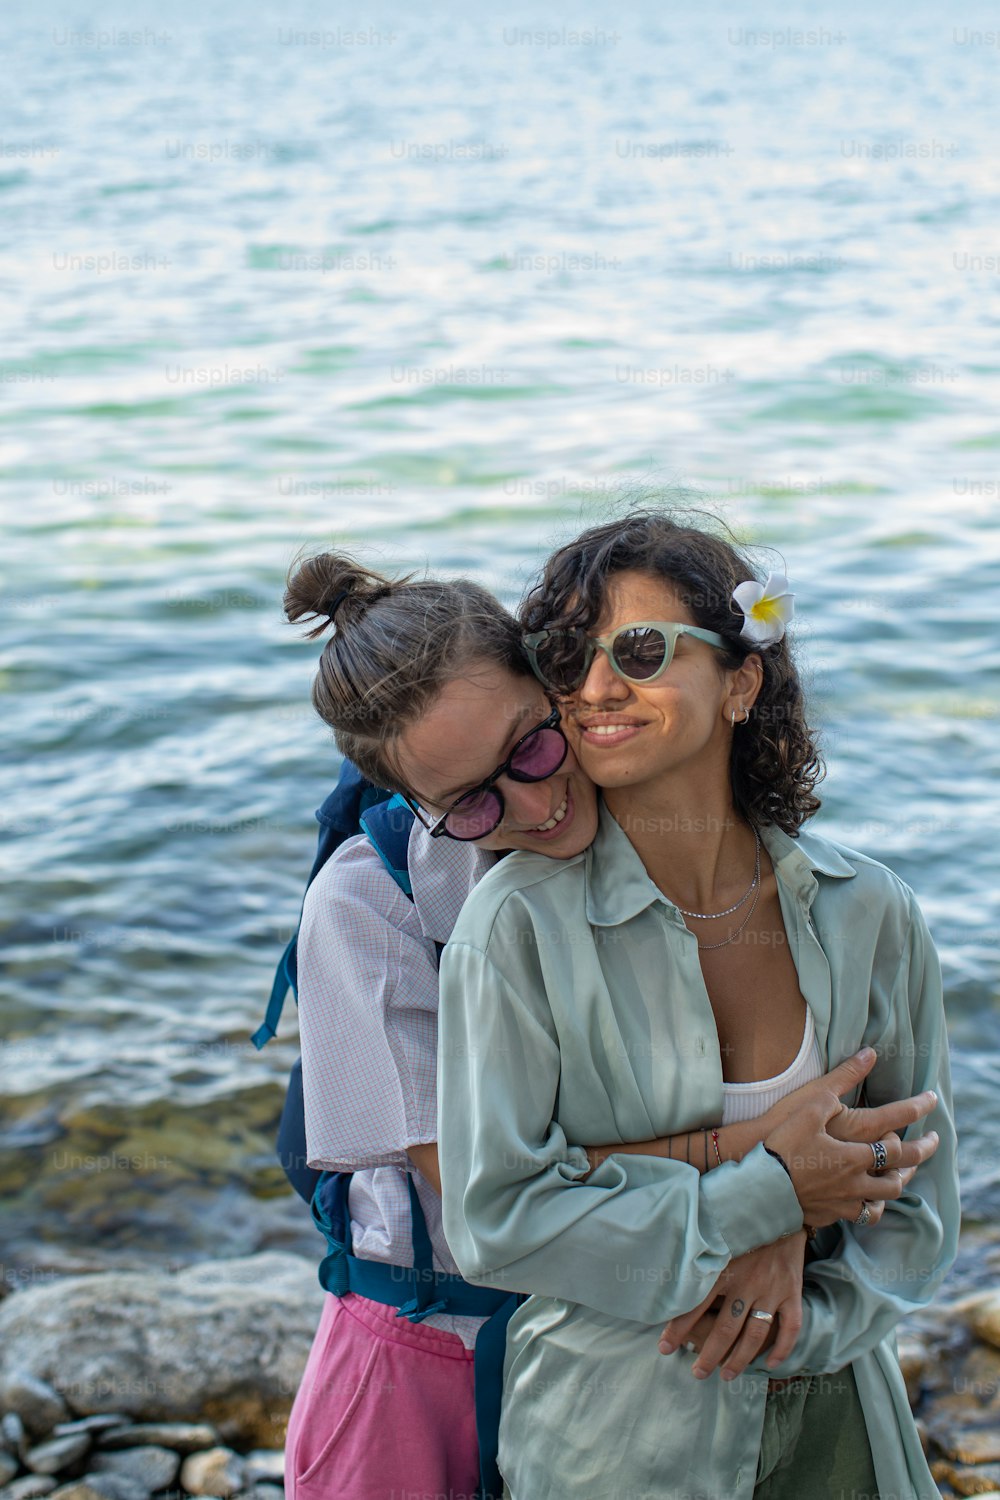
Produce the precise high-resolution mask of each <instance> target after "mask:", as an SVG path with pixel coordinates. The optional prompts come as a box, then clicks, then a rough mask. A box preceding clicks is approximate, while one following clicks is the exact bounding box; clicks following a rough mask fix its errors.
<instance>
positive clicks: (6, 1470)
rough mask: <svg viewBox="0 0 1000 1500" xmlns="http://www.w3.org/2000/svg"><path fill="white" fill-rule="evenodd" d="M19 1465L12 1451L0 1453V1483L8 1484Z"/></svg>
mask: <svg viewBox="0 0 1000 1500" xmlns="http://www.w3.org/2000/svg"><path fill="white" fill-rule="evenodd" d="M20 1467H21V1465H20V1464H19V1463H18V1461H17V1459H16V1458H15V1457H14V1455H13V1453H0V1484H9V1483H10V1481H11V1480H12V1479H13V1478H14V1475H15V1474H16V1473H17V1471H18V1469H19V1468H20Z"/></svg>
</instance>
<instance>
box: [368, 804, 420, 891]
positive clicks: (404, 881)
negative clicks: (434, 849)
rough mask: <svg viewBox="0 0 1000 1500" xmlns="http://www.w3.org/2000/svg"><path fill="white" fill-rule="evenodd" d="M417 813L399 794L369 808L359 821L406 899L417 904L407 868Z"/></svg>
mask: <svg viewBox="0 0 1000 1500" xmlns="http://www.w3.org/2000/svg"><path fill="white" fill-rule="evenodd" d="M413 817H414V814H413V809H412V807H408V806H407V804H406V803H405V802H404V801H403V799H402V797H401V796H400V795H399V794H398V793H397V794H396V796H395V797H391V798H390V799H389V801H388V802H380V803H379V804H378V805H377V806H375V807H369V808H368V809H367V810H366V811H365V812H363V813H362V814H361V817H360V819H359V820H358V821H359V822H360V824H361V827H362V828H363V829H364V831H365V833H366V834H367V835H368V837H369V839H370V840H371V843H372V846H373V848H374V850H375V852H376V854H377V855H378V857H379V858H380V859H381V861H382V863H383V864H384V865H385V867H386V869H387V870H388V871H389V874H390V875H391V876H392V878H393V880H394V881H395V882H396V884H397V885H398V886H399V888H400V890H401V891H402V892H403V894H404V896H409V898H410V900H411V901H412V900H413V886H412V885H411V884H410V871H409V868H408V864H407V858H406V856H407V851H408V849H409V843H410V829H411V828H412V827H413Z"/></svg>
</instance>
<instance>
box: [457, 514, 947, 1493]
mask: <svg viewBox="0 0 1000 1500" xmlns="http://www.w3.org/2000/svg"><path fill="white" fill-rule="evenodd" d="M791 602H792V601H791V593H790V590H789V588H788V583H787V580H786V579H785V578H784V576H783V575H771V576H770V577H768V579H767V581H766V582H763V581H761V580H760V579H758V578H757V577H756V575H755V573H754V570H753V569H752V568H751V567H750V565H749V563H748V561H747V559H746V558H745V557H744V556H743V555H742V554H741V553H740V551H739V550H738V549H737V548H736V547H735V546H733V545H732V544H731V543H730V542H729V541H728V540H726V539H725V538H723V537H722V536H717V535H713V534H711V533H709V532H708V531H704V530H701V529H699V528H698V527H696V526H694V525H692V524H691V523H690V519H689V516H688V515H684V516H682V517H679V518H674V517H672V516H671V515H669V514H666V513H661V512H657V511H640V512H636V513H633V514H631V515H629V516H627V517H625V518H624V519H623V520H615V521H613V522H611V523H609V524H607V525H604V526H598V527H594V528H592V529H590V530H588V531H586V532H584V534H583V535H582V536H580V537H579V538H577V539H576V540H575V541H574V542H571V543H569V544H567V545H566V546H564V547H562V548H560V549H559V550H558V551H557V552H556V553H555V555H554V556H553V557H552V558H551V559H550V560H549V562H548V564H547V565H546V568H545V570H544V574H543V576H542V578H541V580H540V582H539V583H538V584H537V585H536V586H535V587H534V588H533V589H532V591H531V592H530V594H529V595H528V597H527V600H526V603H525V606H524V609H523V611H522V621H523V624H524V626H525V632H526V633H525V636H524V642H525V647H526V649H527V651H528V653H529V655H530V657H531V660H532V663H533V666H534V669H535V671H536V674H537V676H538V678H539V679H540V681H541V683H542V684H543V685H544V686H545V688H546V689H547V691H548V692H549V693H551V694H552V695H553V696H555V697H556V698H557V699H558V700H559V702H560V704H561V707H562V710H563V721H564V726H565V729H566V733H567V737H568V739H569V741H570V744H571V746H572V748H573V751H574V754H575V755H576V758H577V760H578V762H579V763H580V765H581V766H582V767H583V769H584V770H585V771H586V772H588V774H589V775H590V776H591V777H592V779H593V780H594V782H595V783H596V784H597V785H598V786H599V787H600V788H601V798H600V807H599V816H598V829H597V834H596V837H595V839H594V841H593V843H592V844H591V845H590V846H589V847H588V848H587V849H586V850H585V851H584V852H583V853H582V854H579V855H576V856H573V857H571V858H569V859H566V860H563V861H561V862H559V863H556V862H554V861H551V860H545V859H540V858H538V857H537V856H536V855H534V854H528V853H520V854H516V855H514V856H512V857H511V858H510V859H508V860H505V861H504V862H503V863H502V865H501V866H500V867H499V868H498V869H496V870H494V871H492V872H491V873H490V875H489V876H488V877H487V878H486V879H485V880H484V881H482V882H481V883H480V885H479V886H478V887H477V889H476V890H475V891H474V892H473V893H472V895H471V896H470V898H469V900H468V902H467V903H466V905H465V907H464V909H463V911H462V914H461V917H460V918H459V921H458V923H457V925H456V928H455V931H454V934H453V937H452V941H451V942H450V943H449V945H448V947H447V949H446V950H445V953H444V955H443V959H442V966H441V1003H440V1018H439V1020H440V1045H439V1080H438V1082H439V1091H440V1096H441V1105H440V1111H439V1123H440V1140H439V1153H440V1168H441V1180H442V1186H443V1205H444V1226H445V1232H446V1234H447V1238H448V1242H449V1244H450V1246H451V1249H452V1252H453V1254H454V1255H455V1259H456V1260H457V1262H458V1265H459V1267H460V1269H461V1271H462V1273H463V1274H464V1275H465V1276H466V1277H467V1278H468V1279H469V1280H470V1281H473V1282H475V1281H482V1282H483V1283H485V1284H489V1285H491V1286H500V1287H507V1288H516V1289H518V1290H519V1291H522V1292H528V1293H529V1294H531V1295H529V1297H528V1300H527V1301H526V1302H524V1303H523V1304H522V1305H521V1306H520V1307H519V1308H518V1309H517V1311H516V1312H515V1313H514V1315H513V1317H512V1318H511V1320H510V1323H509V1325H508V1330H507V1356H506V1365H505V1378H504V1391H503V1410H502V1419H501V1427H500V1450H499V1466H500V1471H501V1473H502V1474H503V1476H504V1480H505V1489H504V1494H505V1495H506V1496H509V1497H511V1500H568V1497H578V1496H586V1497H587V1500H625V1497H636V1500H638V1497H640V1496H649V1497H652V1496H656V1497H657V1500H693V1497H699V1500H724V1497H725V1500H749V1497H750V1496H753V1497H754V1500H854V1497H865V1500H868V1497H873V1496H877V1495H881V1496H882V1497H883V1500H890V1497H891V1500H931V1497H935V1496H936V1495H937V1488H936V1486H935V1484H934V1481H933V1480H932V1478H931V1475H930V1472H929V1470H928V1467H927V1463H926V1460H925V1459H924V1456H923V1453H922V1451H921V1445H920V1441H919V1438H918V1435H917V1431H916V1427H915V1424H914V1421H913V1418H912V1416H911V1414H910V1408H909V1404H908V1401H907V1398H906V1390H905V1386H904V1383H903V1379H902V1376H901V1374H900V1370H899V1364H898V1361H897V1359H896V1351H895V1341H894V1334H893V1330H894V1328H895V1326H896V1324H897V1323H898V1321H899V1320H900V1318H901V1317H903V1316H904V1315H905V1314H906V1313H907V1312H908V1311H911V1310H913V1309H915V1308H917V1307H919V1306H921V1305H922V1304H924V1303H926V1302H927V1301H928V1300H929V1299H930V1298H931V1296H932V1295H933V1292H934V1289H935V1288H936V1287H937V1285H938V1284H939V1282H940V1281H941V1279H942V1277H943V1275H944V1273H945V1271H946V1270H947V1267H948V1266H949V1264H950V1263H951V1261H952V1259H953V1257H954V1255H955V1250H956V1244H957V1235H958V1226H959V1218H960V1210H959V1196H958V1184H957V1175H956V1167H955V1132H954V1124H953V1118H952V1107H951V1084H950V1075H949V1063H948V1048H947V1035H946V1029H945V1019H944V1010H943V1003H942V992H941V976H940V969H939V966H938V961H937V956H936V954H935V951H934V947H933V944H932V942H931V939H930V936H929V934H928V931H927V927H926V923H925V922H924V919H923V917H922V915H921V913H920V910H919V907H918V906H917V903H916V900H915V898H914V895H913V892H912V891H911V890H910V889H909V888H908V887H907V886H905V885H904V884H903V883H902V881H900V880H899V879H898V877H897V876H895V875H894V874H893V873H892V872H891V871H890V870H888V869H887V868H886V867H885V866H883V865H880V864H878V863H876V862H875V861H874V860H872V859H869V858H867V857H866V856H864V855H862V854H859V853H857V852H855V851H853V850H850V849H846V848H843V847H842V846H840V845H838V844H835V843H833V842H832V841H831V840H830V839H828V838H825V837H823V836H822V835H820V834H817V833H814V832H812V831H805V830H804V829H803V824H804V823H805V822H806V820H807V819H808V818H810V817H811V816H812V815H813V814H814V813H815V811H816V810H817V808H818V806H819V800H818V798H817V797H816V796H815V794H814V786H815V783H816V781H817V779H818V776H819V771H820V765H819V757H818V754H817V751H816V747H815V743H814V740H813V736H812V734H811V732H810V730H809V728H808V726H807V723H806V719H805V713H804V707H803V701H802V693H801V689H800V685H799V679H798V675H797V672H796V669H795V665H794V663H793V660H792V657H791V654H790V651H789V644H788V640H787V637H786V634H785V624H786V621H787V620H788V619H789V618H790V617H791V612H792V611H791ZM555 933H558V941H553V940H552V939H553V935H554V934H555ZM863 1046H867V1047H869V1048H874V1051H875V1054H877V1061H874V1058H872V1059H870V1061H869V1065H868V1066H869V1067H871V1071H870V1073H869V1076H868V1078H867V1082H866V1089H867V1097H868V1099H869V1101H886V1100H891V1099H896V1098H900V1097H902V1096H904V1095H911V1094H916V1095H919V1099H918V1100H917V1101H916V1109H917V1112H916V1113H914V1114H913V1115H911V1117H910V1124H911V1128H910V1129H909V1130H908V1131H907V1132H906V1133H907V1135H908V1137H909V1138H908V1139H906V1140H904V1141H902V1142H901V1141H900V1140H899V1139H898V1138H897V1137H892V1138H890V1137H883V1138H882V1139H878V1140H876V1139H875V1138H873V1137H869V1140H870V1144H869V1145H868V1146H866V1147H865V1148H864V1151H865V1152H867V1153H869V1154H868V1156H867V1168H866V1180H867V1183H869V1184H871V1185H873V1186H878V1185H880V1184H881V1185H883V1187H884V1189H885V1191H884V1196H885V1199H886V1201H885V1205H884V1212H882V1213H881V1214H880V1213H877V1212H875V1211H873V1209H872V1205H871V1202H870V1201H869V1200H871V1198H872V1197H873V1191H872V1188H871V1187H863V1188H862V1189H861V1190H860V1191H859V1190H858V1189H857V1188H856V1187H854V1188H850V1189H846V1190H845V1192H844V1195H843V1198H842V1200H841V1202H840V1203H839V1204H835V1205H833V1206H832V1207H831V1208H830V1209H827V1210H821V1211H816V1210H813V1209H807V1207H806V1205H807V1203H808V1200H809V1190H808V1188H807V1187H806V1186H805V1184H804V1180H803V1179H804V1175H805V1173H806V1171H807V1170H808V1167H809V1165H810V1153H808V1152H803V1151H802V1150H800V1149H799V1147H797V1146H796V1145H794V1144H793V1143H792V1142H791V1141H790V1140H789V1138H788V1135H787V1133H786V1132H787V1129H788V1122H787V1121H786V1122H783V1123H780V1122H779V1123H778V1124H777V1125H776V1126H774V1127H773V1128H770V1129H767V1128H765V1129H764V1131H763V1134H762V1135H761V1136H760V1137H759V1138H758V1139H759V1140H760V1142H761V1143H760V1144H758V1145H755V1146H754V1147H753V1148H752V1149H749V1150H747V1151H745V1152H742V1153H741V1152H740V1151H738V1150H731V1149H730V1148H728V1147H727V1146H726V1145H725V1143H724V1142H721V1141H720V1132H719V1131H718V1129H717V1127H718V1124H719V1122H720V1120H721V1121H722V1122H723V1123H728V1122H730V1121H735V1120H742V1121H745V1122H754V1123H756V1124H758V1125H763V1122H764V1120H765V1119H766V1115H762V1111H766V1110H767V1109H768V1106H770V1107H771V1108H772V1109H775V1108H777V1109H778V1110H779V1111H780V1107H781V1105H782V1103H787V1102H788V1100H789V1098H794V1095H790V1094H789V1090H792V1089H794V1088H796V1086H797V1085H798V1084H800V1083H801V1082H802V1081H803V1080H804V1079H808V1078H812V1077H815V1076H816V1075H817V1074H819V1073H821V1072H822V1071H823V1069H824V1068H825V1067H827V1066H828V1065H829V1064H830V1062H831V1061H836V1060H837V1059H838V1058H841V1057H844V1056H846V1055H848V1054H850V1053H852V1052H854V1051H855V1049H858V1048H862V1047H863ZM873 1061H874V1066H873V1067H872V1066H871V1063H872V1062H873ZM858 1082H860V1080H858ZM911 1102H913V1101H911ZM877 1114H878V1111H876V1115H877ZM924 1117H928V1118H927V1123H928V1125H930V1126H933V1129H932V1130H929V1131H928V1132H927V1133H926V1134H925V1135H922V1136H920V1137H919V1139H914V1136H915V1135H916V1134H917V1131H916V1130H915V1128H913V1127H915V1126H916V1125H917V1121H918V1120H921V1119H923V1118H924ZM588 1132H589V1137H588ZM678 1132H688V1133H689V1134H688V1137H687V1149H686V1152H684V1151H681V1152H677V1151H676V1150H675V1148H674V1147H673V1146H670V1147H666V1148H664V1149H663V1150H657V1149H656V1148H652V1149H651V1148H650V1147H649V1144H648V1143H647V1144H646V1145H645V1146H643V1147H641V1148H634V1147H629V1146H628V1145H627V1144H626V1143H628V1142H630V1141H631V1140H632V1139H633V1138H638V1137H640V1136H668V1135H669V1136H671V1137H672V1138H674V1139H676V1137H677V1133H678ZM597 1136H600V1137H602V1138H604V1140H605V1141H611V1140H617V1141H619V1142H620V1143H621V1144H620V1145H618V1146H616V1147H611V1148H610V1149H608V1148H607V1147H604V1148H602V1150H601V1151H600V1152H598V1153H593V1152H591V1153H587V1152H586V1151H584V1150H582V1149H580V1147H579V1146H578V1145H576V1144H573V1143H575V1142H579V1141H581V1140H582V1141H586V1140H587V1139H588V1138H590V1139H593V1138H595V1137H597ZM938 1146H940V1149H937V1148H938ZM857 1149H861V1148H857ZM702 1157H704V1161H706V1162H707V1161H708V1160H709V1159H711V1160H713V1161H714V1162H715V1167H714V1170H711V1171H708V1172H704V1171H699V1170H692V1169H693V1168H699V1167H701V1166H702ZM595 1158H596V1164H595ZM915 1162H921V1163H923V1165H922V1166H921V1167H920V1170H919V1171H918V1172H917V1173H916V1175H915V1176H913V1175H912V1173H910V1172H909V1171H908V1170H907V1171H904V1172H903V1173H901V1174H899V1175H898V1176H897V1180H896V1181H895V1183H894V1184H893V1187H892V1190H891V1191H890V1190H889V1189H888V1184H887V1182H886V1179H887V1176H890V1175H892V1168H893V1167H894V1166H898V1165H899V1164H900V1163H904V1164H905V1165H906V1166H907V1167H909V1166H911V1165H913V1164H914V1163H915ZM806 1225H810V1226H812V1227H811V1228H809V1229H807V1228H806ZM810 1236H811V1238H809V1239H808V1250H807V1249H806V1246H807V1237H810ZM776 1238H777V1239H778V1240H779V1243H780V1244H781V1245H783V1246H785V1247H786V1249H785V1253H786V1254H788V1255H795V1254H797V1256H798V1258H799V1259H798V1265H799V1272H800V1280H801V1288H800V1290H801V1297H800V1300H799V1304H798V1306H797V1307H794V1306H792V1307H790V1308H789V1309H787V1316H786V1310H783V1308H782V1305H781V1302H780V1300H779V1297H778V1295H776V1294H777V1292H778V1288H777V1284H776V1283H775V1281H774V1280H773V1276H772V1271H773V1265H774V1262H775V1259H776V1257H777V1256H778V1250H777V1248H776V1247H775V1246H771V1247H770V1248H769V1250H768V1252H767V1253H766V1254H765V1255H764V1257H763V1258H762V1257H761V1253H760V1251H759V1250H757V1249H755V1247H758V1246H760V1245H762V1244H763V1242H764V1241H766V1240H774V1239H776ZM783 1324H784V1325H786V1329H787V1331H790V1333H791V1337H790V1338H786V1337H785V1336H784V1332H785V1330H783ZM664 1325H666V1326H664ZM658 1335H660V1340H659V1344H658V1342H657V1340H658Z"/></svg>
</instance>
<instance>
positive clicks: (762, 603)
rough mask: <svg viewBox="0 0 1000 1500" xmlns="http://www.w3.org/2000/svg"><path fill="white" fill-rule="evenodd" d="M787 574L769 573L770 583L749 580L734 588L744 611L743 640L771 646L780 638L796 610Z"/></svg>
mask: <svg viewBox="0 0 1000 1500" xmlns="http://www.w3.org/2000/svg"><path fill="white" fill-rule="evenodd" d="M794 598H795V595H794V594H792V593H790V592H789V589H788V579H787V578H786V577H785V575H784V573H769V574H768V575H767V582H766V583H757V582H756V580H754V579H752V578H751V579H748V580H747V581H746V583H738V584H737V585H736V587H735V588H734V589H733V603H734V604H736V605H738V606H739V608H740V609H741V610H742V611H743V615H744V620H743V629H742V630H741V631H740V640H741V641H748V642H749V643H750V644H751V645H754V646H770V645H772V644H773V643H774V642H775V641H780V640H781V637H782V636H783V635H784V633H785V625H786V624H787V622H788V621H789V620H790V619H791V618H792V616H793V614H794V613H795V605H794V603H793V602H792V601H793V600H794Z"/></svg>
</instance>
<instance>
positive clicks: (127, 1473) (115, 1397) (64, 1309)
mask: <svg viewBox="0 0 1000 1500" xmlns="http://www.w3.org/2000/svg"><path fill="white" fill-rule="evenodd" d="M323 1296H324V1292H323V1290H322V1288H321V1287H320V1285H319V1282H318V1280H317V1278H316V1262H315V1261H311V1260H307V1259H306V1258H304V1257H302V1256H296V1255H286V1254H280V1253H264V1254H259V1255H252V1256H248V1257H245V1258H244V1259H241V1260H225V1261H208V1262H203V1263H202V1264H200V1265H195V1266H189V1267H187V1268H185V1269H184V1270H181V1271H179V1272H177V1273H176V1274H169V1273H163V1274H160V1275H158V1276H157V1275H155V1274H150V1275H146V1274H144V1273H136V1272H130V1273H125V1274H121V1273H117V1272H107V1273H98V1274H95V1275H87V1276H67V1277H64V1278H61V1279H59V1280H56V1281H48V1282H47V1283H46V1284H45V1285H44V1286H37V1287H31V1286H28V1287H25V1288H24V1289H23V1290H20V1291H17V1292H15V1293H13V1294H12V1295H11V1296H9V1297H7V1298H6V1300H5V1301H4V1302H3V1303H2V1304H0V1496H2V1497H3V1500H40V1497H42V1496H51V1497H52V1500H150V1497H151V1496H153V1495H160V1496H168V1495H169V1496H174V1497H177V1496H185V1495H197V1496H217V1497H219V1500H282V1497H283V1494H284V1491H283V1488H282V1485H283V1477H284V1451H283V1450H284V1437H285V1427H286V1424H287V1420H288V1414H289V1412H290V1410H291V1405H292V1401H293V1399H294V1397H295V1392H296V1390H297V1389H298V1384H299V1381H300V1379H301V1376H302V1371H303V1369H304V1367H305V1362H306V1357H307V1354H308V1352H309V1346H310V1344H311V1342H312V1337H313V1334H314V1332H315V1329H316V1324H317V1322H318V1321H319V1314H320V1309H321V1306H322V1299H323Z"/></svg>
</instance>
